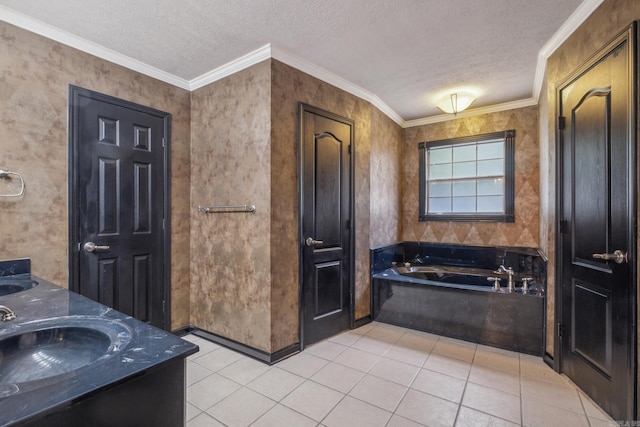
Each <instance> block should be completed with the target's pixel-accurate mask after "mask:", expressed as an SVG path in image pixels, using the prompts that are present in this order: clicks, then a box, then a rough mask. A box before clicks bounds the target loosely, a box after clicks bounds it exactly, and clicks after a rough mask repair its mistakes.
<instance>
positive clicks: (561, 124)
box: [558, 116, 565, 130]
mask: <svg viewBox="0 0 640 427" xmlns="http://www.w3.org/2000/svg"><path fill="white" fill-rule="evenodd" d="M564 127H565V123H564V117H562V116H560V117H558V129H560V130H564Z"/></svg>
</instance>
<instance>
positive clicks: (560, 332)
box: [558, 323, 564, 338]
mask: <svg viewBox="0 0 640 427" xmlns="http://www.w3.org/2000/svg"><path fill="white" fill-rule="evenodd" d="M563 332H564V325H563V324H562V323H558V337H560V338H562V333H563Z"/></svg>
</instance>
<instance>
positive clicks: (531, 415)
mask: <svg viewBox="0 0 640 427" xmlns="http://www.w3.org/2000/svg"><path fill="white" fill-rule="evenodd" d="M522 412H523V414H522V418H523V425H524V426H525V427H588V426H589V422H588V421H587V417H586V416H585V415H584V414H579V413H575V412H572V411H567V410H565V409H560V408H555V407H553V406H544V405H536V404H533V402H528V401H527V400H524V402H523V409H522Z"/></svg>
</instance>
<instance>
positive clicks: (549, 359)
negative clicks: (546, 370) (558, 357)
mask: <svg viewBox="0 0 640 427" xmlns="http://www.w3.org/2000/svg"><path fill="white" fill-rule="evenodd" d="M542 361H543V362H544V363H546V364H547V365H549V367H550V368H551V369H553V370H554V371H555V370H556V368H555V364H554V362H553V356H551V355H550V354H549V353H547V352H545V353H544V355H543V356H542ZM556 372H557V371H556Z"/></svg>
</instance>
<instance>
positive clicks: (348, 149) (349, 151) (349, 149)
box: [347, 144, 351, 154]
mask: <svg viewBox="0 0 640 427" xmlns="http://www.w3.org/2000/svg"><path fill="white" fill-rule="evenodd" d="M347 151H348V153H349V154H351V144H349V147H348V148H347Z"/></svg>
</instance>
